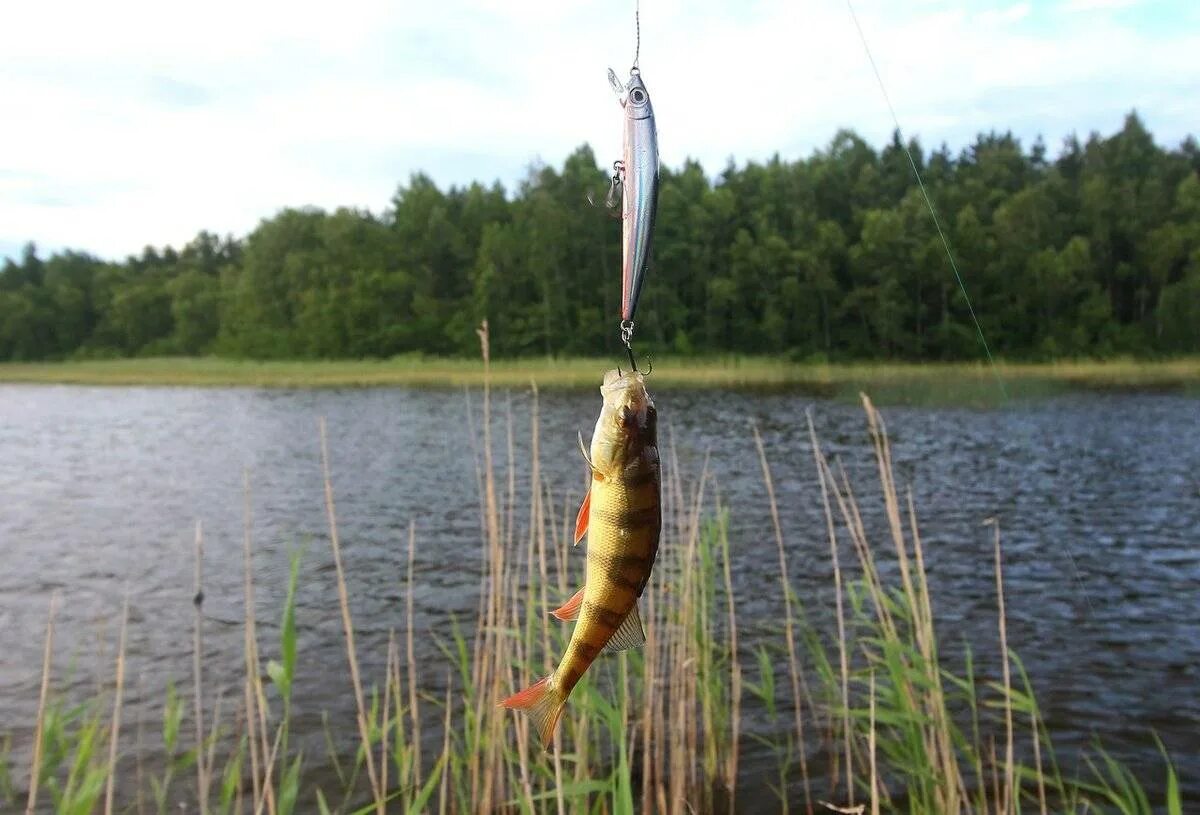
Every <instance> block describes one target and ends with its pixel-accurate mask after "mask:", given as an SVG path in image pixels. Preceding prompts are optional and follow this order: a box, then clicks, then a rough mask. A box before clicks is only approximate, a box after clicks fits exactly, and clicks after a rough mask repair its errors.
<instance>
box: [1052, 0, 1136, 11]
mask: <svg viewBox="0 0 1200 815" xmlns="http://www.w3.org/2000/svg"><path fill="white" fill-rule="evenodd" d="M1142 1H1143V0H1066V2H1065V3H1063V9H1064V10H1066V11H1101V10H1108V9H1122V8H1131V7H1132V6H1136V5H1138V4H1139V3H1141V2H1142Z"/></svg>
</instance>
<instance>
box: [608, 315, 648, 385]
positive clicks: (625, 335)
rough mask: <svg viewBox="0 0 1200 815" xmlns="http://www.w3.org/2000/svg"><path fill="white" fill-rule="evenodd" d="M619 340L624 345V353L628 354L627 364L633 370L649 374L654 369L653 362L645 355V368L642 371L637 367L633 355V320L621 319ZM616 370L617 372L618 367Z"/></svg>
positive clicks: (643, 374)
mask: <svg viewBox="0 0 1200 815" xmlns="http://www.w3.org/2000/svg"><path fill="white" fill-rule="evenodd" d="M621 342H622V343H624V345H625V353H626V354H628V355H629V364H630V366H631V367H632V368H633V372H634V373H638V374H641V375H642V376H649V375H650V373H651V372H652V371H653V370H654V363H653V362H651V361H650V358H649V357H646V362H647V368H646V370H644V371H643V370H642V369H641V368H639V367H638V364H637V359H635V358H634V356H633V320H622V321H621ZM617 370H618V372H619V371H620V368H618V369H617Z"/></svg>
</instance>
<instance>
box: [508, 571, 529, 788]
mask: <svg viewBox="0 0 1200 815" xmlns="http://www.w3.org/2000/svg"><path fill="white" fill-rule="evenodd" d="M511 589H512V595H511V596H512V597H513V598H514V602H513V603H512V604H511V606H510V615H511V616H510V618H509V621H510V624H511V625H512V628H513V630H514V631H520V630H521V618H520V613H519V609H518V605H519V604H518V603H517V602H515V599H516V597H517V581H516V570H515V569H514V570H513V580H512V585H511ZM512 644H513V657H514V659H513V660H512V661H511V662H510V663H509V665H508V668H509V670H508V673H509V676H510V678H511V677H512V676H513V671H512V662H515V663H516V664H517V665H523V664H525V662H526V660H527V659H528V655H526V654H524V653H523V652H522V650H521V638H520V637H519V636H514V637H512ZM520 718H522V719H526V717H524V716H522V717H520ZM522 724H525V726H524V727H519V728H517V756H518V760H517V766H518V769H519V771H520V775H521V790H522V792H524V793H525V800H526V801H527V802H528V803H529V805H530V806H532V805H533V781H532V779H530V777H529V760H528V757H529V743H530V738H529V727H528V725H527V723H525V722H523V723H522Z"/></svg>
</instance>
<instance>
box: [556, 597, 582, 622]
mask: <svg viewBox="0 0 1200 815" xmlns="http://www.w3.org/2000/svg"><path fill="white" fill-rule="evenodd" d="M582 606H583V589H580V590H579V591H577V592H575V594H574V595H572V596H571V599H570V600H568V601H567V602H565V603H563V604H562V605H561V606H559V607H558V608H556V609H554V611H551V612H550V613H551V614H552V615H553V616H555V617H557V618H558V619H560V620H562V621H563V622H564V623H565V622H570V621H571V620H578V619H579V609H580V608H581V607H582Z"/></svg>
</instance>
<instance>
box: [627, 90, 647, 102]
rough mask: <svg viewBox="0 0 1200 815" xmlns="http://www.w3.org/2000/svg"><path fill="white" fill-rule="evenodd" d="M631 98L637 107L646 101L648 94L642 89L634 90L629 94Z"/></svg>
mask: <svg viewBox="0 0 1200 815" xmlns="http://www.w3.org/2000/svg"><path fill="white" fill-rule="evenodd" d="M629 98H630V99H632V100H633V103H634V104H635V105H640V104H642V103H643V102H645V101H646V92H645V91H643V90H642V89H641V88H634V89H633V91H632V92H631V93H630V94H629Z"/></svg>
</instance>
